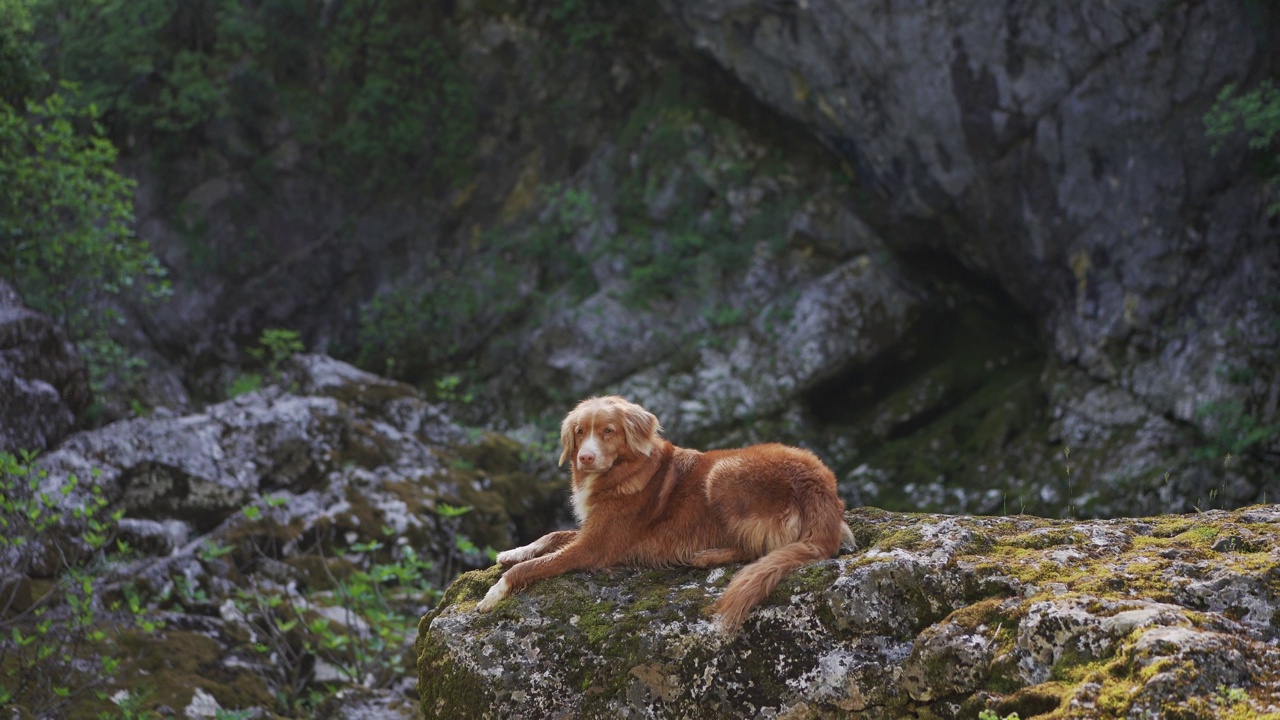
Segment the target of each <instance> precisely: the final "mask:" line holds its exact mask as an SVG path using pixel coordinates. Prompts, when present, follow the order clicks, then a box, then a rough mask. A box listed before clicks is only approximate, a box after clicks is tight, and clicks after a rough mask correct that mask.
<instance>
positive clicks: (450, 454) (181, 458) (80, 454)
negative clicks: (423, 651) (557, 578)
mask: <svg viewBox="0 0 1280 720" xmlns="http://www.w3.org/2000/svg"><path fill="white" fill-rule="evenodd" d="M277 380H278V384H274V385H271V386H269V387H266V388H264V389H262V390H259V391H255V392H251V393H248V394H245V395H242V396H239V397H237V398H235V399H233V400H229V401H226V402H223V403H220V404H216V405H213V406H210V407H209V408H207V409H206V410H205V411H204V412H202V413H197V414H193V415H188V416H183V417H178V416H171V415H169V414H167V413H164V412H157V413H156V414H154V415H153V416H151V417H146V418H136V419H133V420H128V421H121V422H117V423H113V424H111V425H108V426H106V427H103V428H100V429H97V430H93V431H87V432H81V433H78V434H76V435H73V436H72V437H70V438H69V439H67V440H66V441H65V442H63V443H62V444H61V445H60V446H59V447H58V449H57V450H55V451H53V452H50V453H48V454H46V455H43V456H41V457H40V458H38V460H37V462H36V464H35V465H34V467H33V468H32V470H31V472H30V474H29V475H27V476H24V477H20V478H12V477H9V475H8V474H7V473H9V472H12V470H11V469H10V468H7V467H6V468H5V469H4V473H5V474H0V480H3V481H5V485H4V487H3V490H4V492H5V493H6V503H9V502H15V503H16V507H17V508H18V510H17V511H14V510H13V509H12V507H11V506H10V505H8V504H6V506H5V508H3V509H0V519H4V520H5V521H6V523H8V524H7V525H6V527H7V528H9V530H7V531H6V532H7V533H13V532H18V533H19V534H20V535H24V536H25V537H24V541H23V542H20V543H14V542H5V543H4V544H2V545H0V608H3V612H0V623H3V627H5V628H6V629H7V628H8V627H9V625H13V628H14V633H15V634H14V637H19V635H18V634H17V633H18V630H19V629H21V630H22V631H23V632H25V633H26V634H27V636H28V637H30V636H31V635H32V633H33V630H32V626H31V625H30V622H29V620H28V619H29V618H30V613H29V612H27V611H28V610H30V609H31V608H33V607H36V606H37V605H38V606H39V607H40V608H41V609H40V610H39V611H38V612H37V613H36V614H35V616H34V617H35V618H39V617H41V615H42V614H44V613H48V614H47V615H45V617H46V618H49V619H50V620H51V621H53V622H56V623H62V622H63V620H64V619H65V617H66V613H67V612H68V610H67V606H66V605H65V604H64V603H60V602H59V598H61V597H62V593H64V592H65V593H67V594H68V595H70V594H73V593H72V592H71V591H68V590H60V589H59V587H60V586H59V585H58V582H59V580H58V577H59V576H60V575H61V574H62V572H63V571H65V570H66V569H67V568H68V567H75V566H77V565H78V564H80V561H81V558H84V557H87V556H89V555H91V554H93V553H95V552H98V551H99V550H100V549H101V548H102V546H103V543H104V542H106V543H108V545H107V551H108V552H109V554H110V555H109V556H110V558H111V560H112V562H111V563H109V564H106V565H105V566H98V565H94V566H92V567H89V568H81V569H80V570H78V573H79V574H77V575H76V578H77V580H76V586H77V588H78V587H79V586H78V584H79V583H80V582H81V580H80V579H81V578H83V581H84V582H85V583H87V584H86V586H85V587H86V588H90V589H91V590H92V592H90V590H88V589H87V590H85V591H84V593H83V594H84V595H85V596H87V597H89V598H93V599H92V600H85V601H84V603H85V605H84V606H85V607H87V606H89V605H90V604H91V605H92V606H93V607H94V610H93V612H92V613H90V617H92V618H95V620H94V622H95V629H98V628H115V629H116V631H117V632H121V633H124V635H126V636H127V637H128V640H127V642H128V643H129V647H131V648H133V650H132V651H130V652H127V653H122V652H121V651H120V650H119V648H118V647H116V648H114V649H113V647H112V646H111V643H109V642H108V643H106V644H103V643H102V642H101V641H99V642H98V643H97V644H95V643H94V642H89V641H84V642H82V647H81V648H80V649H79V650H77V653H79V654H77V656H76V661H77V662H79V663H83V667H85V668H91V669H97V668H99V667H104V668H105V667H109V666H110V667H116V668H117V670H116V674H115V675H114V676H113V677H109V678H107V679H106V680H102V679H95V680H94V681H93V682H94V683H95V684H98V683H101V684H103V685H104V686H105V687H106V688H108V689H110V692H109V693H108V694H113V693H115V694H119V693H124V697H129V696H130V694H132V696H133V697H134V698H135V699H137V698H140V699H139V700H137V702H143V703H146V706H147V707H148V708H151V709H156V708H161V707H167V708H169V709H170V710H171V711H172V710H174V709H176V710H177V711H178V712H179V714H181V713H183V712H185V713H187V716H189V717H196V716H199V717H205V716H208V717H212V716H213V715H214V714H215V711H217V710H220V709H221V710H245V711H248V710H252V709H254V708H258V711H257V712H258V713H259V714H258V715H255V716H262V713H264V712H266V711H268V710H271V711H274V712H282V713H289V712H301V710H299V709H298V708H299V707H300V706H299V705H296V703H298V702H302V701H303V700H304V699H305V696H306V695H307V693H310V692H312V691H314V692H315V694H316V697H317V698H325V693H329V692H331V691H332V690H334V689H335V688H345V691H344V692H341V693H337V694H334V695H331V696H329V697H327V698H325V703H324V707H323V708H313V710H314V711H315V712H317V713H319V715H320V716H326V717H366V716H378V717H412V716H413V713H414V708H413V705H412V704H408V705H406V704H405V703H404V700H403V696H404V694H405V693H406V691H410V692H411V687H410V686H406V685H405V683H404V682H403V678H404V673H403V671H402V670H397V668H402V666H403V660H402V659H401V658H403V657H404V656H405V653H406V652H407V650H408V645H409V643H410V642H411V639H412V638H411V637H410V636H409V635H411V634H409V635H407V634H406V632H405V630H406V629H407V628H402V627H399V626H398V624H397V623H400V622H401V621H400V620H397V618H409V617H412V618H416V617H418V616H420V615H421V613H423V612H425V611H426V609H427V608H429V607H431V605H432V604H433V602H434V599H435V597H436V595H437V594H438V588H440V587H442V586H443V585H444V584H445V583H447V582H448V581H449V580H450V579H451V578H452V577H453V576H454V575H455V574H456V573H457V572H458V571H459V570H462V569H466V568H470V567H482V566H484V565H487V564H488V562H489V559H488V557H487V556H486V553H485V550H484V548H486V547H488V546H492V547H506V546H508V545H510V544H511V543H512V542H516V541H517V539H518V538H527V537H529V536H532V535H536V534H538V533H541V532H543V531H546V530H549V529H552V528H554V527H556V526H557V525H558V523H559V522H561V520H562V515H563V513H562V512H558V510H557V509H558V508H561V507H563V505H564V503H563V499H562V498H561V497H559V494H560V492H561V490H562V489H563V481H562V479H560V478H559V477H557V475H556V474H555V473H554V472H552V471H551V469H550V463H549V461H548V460H547V459H541V458H537V457H534V456H532V455H530V454H528V453H527V452H526V451H525V449H524V448H523V447H521V446H520V445H518V444H516V443H515V442H513V441H511V440H510V439H507V438H504V437H501V436H498V435H494V434H491V433H487V432H483V431H478V430H472V431H469V430H467V429H464V428H462V427H460V426H459V425H457V424H455V423H454V422H453V421H451V420H450V419H449V418H448V417H447V416H446V415H445V414H444V413H443V412H442V410H441V409H440V408H439V407H438V406H435V405H431V404H429V403H426V402H424V401H423V400H422V399H421V398H419V397H418V395H417V393H416V392H415V391H414V390H413V389H412V388H411V387H409V386H407V385H404V384H402V383H398V382H394V381H390V380H386V379H383V378H379V377H376V376H374V375H370V374H368V373H365V372H363V371H360V370H358V369H356V368H354V367H352V366H350V365H347V364H345V363H341V362H338V361H335V360H333V359H331V358H328V357H326V356H320V355H305V356H297V357H295V358H293V359H292V360H290V361H289V362H288V363H286V365H285V367H283V368H282V370H281V374H280V376H279V377H278V378H277ZM28 478H30V479H31V480H32V481H34V482H36V483H37V484H36V494H34V495H31V503H30V505H28V504H23V502H22V498H23V497H26V496H25V495H24V491H25V487H26V485H27V482H28ZM15 479H18V480H20V483H19V484H18V485H14V484H12V482H13V480H15ZM29 506H30V507H35V508H37V509H38V510H39V511H40V512H37V513H36V514H35V515H32V516H31V517H32V518H35V520H32V521H31V523H32V524H31V525H30V526H26V525H21V523H24V522H26V521H27V520H28V517H27V515H26V510H25V508H27V507H29ZM14 512H17V514H16V515H15V514H12V513H14ZM41 518H46V519H41ZM49 519H52V520H53V521H54V522H53V524H52V525H51V524H50V521H49ZM95 557H97V556H96V555H95ZM361 584H363V585H361ZM76 592H79V590H78V589H77V591H76ZM46 593H47V594H46ZM42 594H45V596H44V597H43V598H41V595H42ZM73 599H74V598H73ZM33 602H34V603H36V604H35V605H33V604H32V603H33ZM10 611H12V614H10ZM122 615H123V617H122ZM302 618H305V620H306V623H307V624H305V625H303V626H302V627H298V621H299V619H302ZM144 621H145V628H148V630H146V631H145V632H144V627H143V625H144ZM315 623H320V624H319V625H317V624H315ZM55 627H63V626H62V625H55ZM70 627H71V628H72V629H68V630H67V631H66V632H69V633H74V632H76V630H75V627H77V626H75V625H74V624H71V626H70ZM304 627H305V628H309V630H304V629H303V628H304ZM113 637H114V635H113ZM339 641H340V642H339ZM326 642H327V643H328V644H326ZM355 643H359V644H360V648H361V649H360V652H359V653H358V654H353V653H352V651H351V649H350V648H351V647H352V645H353V644H355ZM19 650H20V649H19V648H18V647H17V646H13V645H11V644H10V638H9V636H8V634H7V630H6V634H5V637H4V638H0V652H5V651H9V652H12V653H13V655H12V656H13V657H17V656H20V655H21V653H20V651H19ZM96 655H101V656H102V657H101V658H97V657H94V656H96ZM99 659H101V660H102V662H98V660H99ZM15 662H19V660H15ZM112 663H118V665H112ZM14 667H20V666H18V665H13V666H6V668H5V672H6V674H5V675H4V679H5V682H6V683H7V687H8V688H9V689H10V690H12V689H13V688H15V687H24V686H25V683H10V681H11V680H12V678H13V675H12V672H10V671H11V670H12V669H13V668H14ZM66 672H67V673H68V674H69V677H75V676H74V675H70V673H72V671H71V670H67V671H66ZM81 681H82V682H89V681H88V680H86V679H83V678H82V679H81ZM322 690H323V692H322ZM32 697H35V698H36V699H37V700H38V699H39V698H38V695H37V696H31V697H24V696H22V695H19V696H18V697H17V698H16V699H15V702H18V703H19V705H22V704H23V703H24V702H26V701H31V702H35V701H36V700H32ZM86 700H87V701H88V702H90V703H92V699H91V698H86ZM29 707H30V708H35V707H36V705H30V706H29ZM95 708H96V709H95ZM184 708H185V710H184ZM99 709H105V708H98V707H97V706H94V705H92V704H89V705H83V704H82V705H74V706H72V707H71V708H70V709H67V710H64V712H67V713H69V716H80V715H83V714H96V711H97V710H99ZM91 711H92V712H91ZM379 712H380V713H381V714H378V713H379ZM192 713H195V714H194V715H193V714H192ZM201 713H204V714H201ZM55 714H56V713H55Z"/></svg>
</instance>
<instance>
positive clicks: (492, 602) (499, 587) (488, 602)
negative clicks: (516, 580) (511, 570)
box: [476, 578, 510, 612]
mask: <svg viewBox="0 0 1280 720" xmlns="http://www.w3.org/2000/svg"><path fill="white" fill-rule="evenodd" d="M509 594H510V593H508V592H507V579H506V578H501V579H500V580H498V582H496V583H494V584H493V587H491V588H489V592H487V593H485V596H484V599H483V600H481V601H480V602H479V603H477V604H476V612H489V611H490V610H492V609H493V608H494V607H496V606H497V605H498V601H499V600H501V599H503V598H505V597H506V596H507V595H509Z"/></svg>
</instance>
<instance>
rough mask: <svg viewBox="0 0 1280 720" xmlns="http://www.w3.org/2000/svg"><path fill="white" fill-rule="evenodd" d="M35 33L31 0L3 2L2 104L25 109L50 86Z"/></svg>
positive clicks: (0, 19)
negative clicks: (38, 92) (25, 105)
mask: <svg viewBox="0 0 1280 720" xmlns="http://www.w3.org/2000/svg"><path fill="white" fill-rule="evenodd" d="M33 30H34V20H33V17H32V14H31V0H0V103H5V104H8V105H12V106H15V107H22V105H23V103H24V102H25V101H26V99H27V98H29V97H31V96H32V94H34V93H35V91H36V88H38V87H40V86H42V85H44V84H45V82H46V78H45V75H44V71H43V70H41V68H40V58H39V49H38V47H37V46H36V44H35V42H34V41H32V39H31V35H32V31H33Z"/></svg>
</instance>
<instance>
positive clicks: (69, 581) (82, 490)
mask: <svg viewBox="0 0 1280 720" xmlns="http://www.w3.org/2000/svg"><path fill="white" fill-rule="evenodd" d="M34 459H35V456H34V454H32V453H27V452H20V453H18V454H17V455H14V454H12V453H7V452H0V550H6V551H9V552H8V553H7V556H8V557H11V558H17V560H18V564H17V566H16V567H12V568H10V569H11V570H12V571H14V573H15V575H16V578H15V576H14V575H10V576H9V578H11V579H13V581H10V582H7V583H6V584H4V585H0V699H3V701H4V703H5V704H6V705H9V704H13V705H14V706H16V707H21V708H25V709H26V710H27V711H28V712H29V713H30V714H31V715H32V716H35V717H45V716H62V715H65V713H66V709H67V708H68V707H69V706H70V705H71V703H73V702H74V701H75V700H76V699H77V698H78V697H79V696H81V695H83V694H84V693H86V692H89V691H94V690H97V689H98V688H100V687H101V686H102V685H103V684H104V683H106V682H108V681H109V680H110V679H111V678H112V677H114V676H115V675H116V673H117V671H118V669H119V665H120V657H119V654H118V652H119V651H118V650H117V649H116V648H115V646H114V644H113V642H112V638H111V635H110V634H109V632H108V631H109V630H111V629H113V628H117V627H118V626H119V624H120V621H121V615H123V618H124V621H125V622H129V623H132V624H136V626H137V627H139V628H141V629H142V630H143V631H144V632H150V631H152V630H154V629H156V625H155V623H154V622H153V621H151V620H149V619H148V617H147V614H146V612H145V610H144V609H143V608H141V607H140V606H136V605H129V606H128V607H124V606H123V604H121V603H114V604H108V603H107V602H106V600H105V599H104V598H103V596H102V593H101V591H100V590H99V580H100V575H101V572H102V569H103V568H104V567H105V564H106V562H107V560H108V553H109V552H110V551H111V550H112V549H115V550H116V551H118V552H120V553H122V554H123V553H127V552H128V551H129V548H128V545H127V544H126V543H123V542H120V541H117V540H115V532H116V527H117V525H118V523H119V521H120V518H121V517H122V516H123V514H124V513H123V511H122V510H116V511H114V512H112V511H109V508H108V505H109V503H108V501H107V500H106V498H104V497H103V494H102V488H101V487H100V486H98V485H96V484H88V483H81V481H80V479H79V478H78V477H76V476H75V475H69V476H67V477H66V478H65V479H64V480H62V481H61V482H55V481H53V480H51V479H50V478H49V477H48V474H47V472H46V471H44V470H39V469H36V467H35V466H34V465H33V461H34ZM59 496H60V497H61V498H63V501H64V502H65V500H66V499H68V498H72V499H76V501H77V502H75V503H73V507H74V509H73V511H72V513H71V517H64V516H62V515H61V514H60V511H59V507H60V505H61V503H60V502H59V501H58V497H59ZM15 551H16V552H15ZM50 560H52V561H53V562H54V567H52V568H46V567H43V566H42V565H39V563H42V562H46V561H50ZM37 571H38V572H39V573H41V574H44V573H48V572H50V571H52V573H53V576H54V578H55V582H54V583H53V584H52V586H51V587H49V588H48V589H47V590H45V591H43V592H42V593H41V594H40V595H39V596H38V597H35V596H28V597H24V594H23V590H24V589H25V590H26V591H27V592H28V593H30V592H32V589H33V587H34V585H33V584H29V583H30V580H29V579H30V578H31V577H33V576H34V575H35V573H36V572H37ZM85 657H98V658H100V660H99V661H98V662H97V663H96V664H90V663H85V662H84V660H83V659H84V658H85Z"/></svg>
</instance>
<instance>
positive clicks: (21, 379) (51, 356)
mask: <svg viewBox="0 0 1280 720" xmlns="http://www.w3.org/2000/svg"><path fill="white" fill-rule="evenodd" d="M90 399H91V394H90V392H89V374H88V372H87V371H86V369H85V366H84V363H83V362H81V360H80V357H79V356H78V355H77V354H76V351H75V348H74V347H72V345H71V343H70V342H69V341H68V340H67V337H66V334H65V333H63V332H62V329H61V328H59V327H58V325H57V324H56V323H55V322H54V321H53V319H52V318H50V317H49V316H47V315H44V314H42V313H38V312H36V311H35V310H32V309H31V308H29V307H27V306H26V305H24V304H23V303H22V298H21V297H19V296H18V292H17V291H16V290H14V289H13V287H12V286H10V285H9V284H8V283H6V282H5V281H4V280H3V279H0V451H7V452H14V451H17V450H31V451H40V450H46V449H48V448H50V447H53V446H54V445H55V444H57V442H58V441H59V440H61V439H62V438H63V437H65V436H66V435H67V434H68V433H70V432H71V431H72V430H73V429H74V428H75V426H76V422H77V421H78V420H79V418H80V414H81V413H83V412H84V411H85V409H86V408H88V407H89V402H90Z"/></svg>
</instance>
